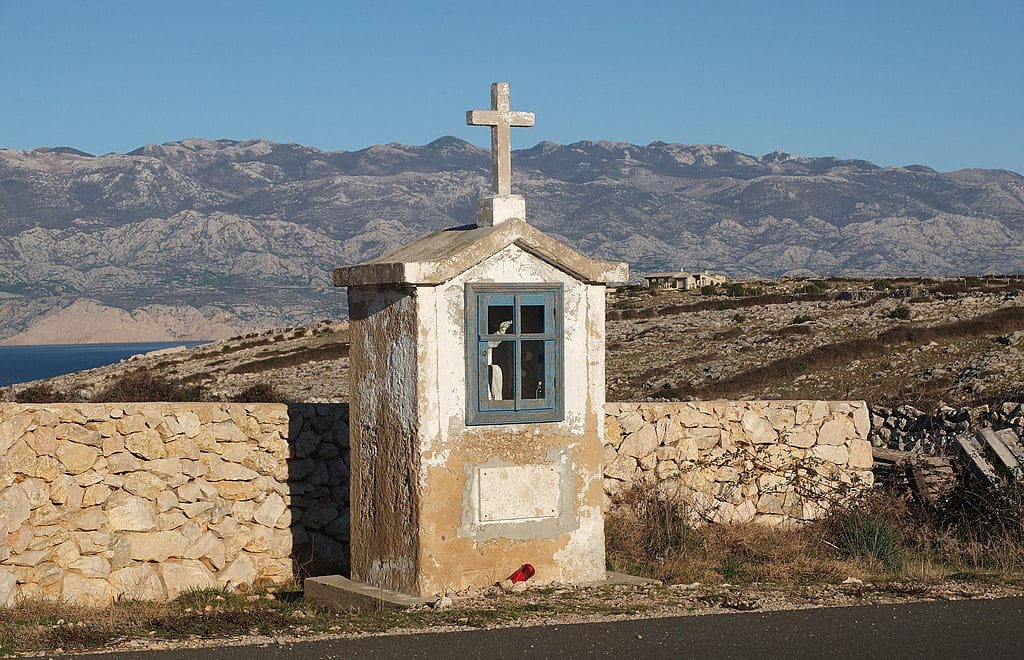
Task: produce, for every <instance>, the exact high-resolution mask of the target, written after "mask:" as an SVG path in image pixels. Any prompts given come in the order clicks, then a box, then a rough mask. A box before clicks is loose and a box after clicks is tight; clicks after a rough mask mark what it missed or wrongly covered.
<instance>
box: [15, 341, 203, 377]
mask: <svg viewBox="0 0 1024 660" xmlns="http://www.w3.org/2000/svg"><path fill="white" fill-rule="evenodd" d="M205 343H206V342H202V341H175V342H169V343H168V342H164V343H160V342H154V343H133V344H55V345H47V346H0V387H3V386H4V385H10V384H12V383H23V382H25V381H29V380H37V379H39V378H50V377H51V376H60V375H61V374H69V373H71V372H72V371H81V370H82V369H92V368H93V367H102V366H104V365H108V364H114V363H116V362H120V361H121V360H123V359H125V358H127V357H131V356H132V355H138V354H139V353H148V352H149V351H155V350H158V349H161V348H170V347H171V346H190V347H191V346H198V345H200V344H205Z"/></svg>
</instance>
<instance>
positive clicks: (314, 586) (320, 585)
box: [304, 575, 432, 610]
mask: <svg viewBox="0 0 1024 660" xmlns="http://www.w3.org/2000/svg"><path fill="white" fill-rule="evenodd" d="M304 585H305V596H304V598H305V600H307V601H309V602H311V603H316V604H317V605H323V606H324V607H329V608H331V609H335V610H382V609H405V608H407V607H418V606H421V605H429V604H430V603H431V602H432V601H431V600H429V599H426V598H418V597H416V596H410V595H408V594H403V593H399V592H397V591H389V590H388V589H379V588H377V587H371V586H370V585H368V584H363V583H362V582H353V581H352V580H349V579H348V578H346V577H342V576H340V575H324V576H321V577H315V578H307V579H306V580H305V583H304Z"/></svg>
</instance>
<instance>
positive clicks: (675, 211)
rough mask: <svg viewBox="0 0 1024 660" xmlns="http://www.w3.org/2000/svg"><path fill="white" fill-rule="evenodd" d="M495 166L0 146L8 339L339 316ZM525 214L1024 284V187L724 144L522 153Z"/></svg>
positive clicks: (724, 245)
mask: <svg viewBox="0 0 1024 660" xmlns="http://www.w3.org/2000/svg"><path fill="white" fill-rule="evenodd" d="M489 163H490V161H489V154H488V153H487V152H486V151H485V150H482V149H480V148H477V147H475V146H473V145H470V144H468V143H466V142H463V141H461V140H458V139H456V138H451V137H445V138H441V139H438V140H436V141H434V142H431V143H430V144H427V145H424V146H409V145H401V144H386V145H375V146H372V147H369V148H367V149H363V150H359V151H353V152H325V151H320V150H318V149H315V148H312V147H306V146H302V145H298V144H276V143H272V142H268V141H266V140H247V141H241V142H238V141H231V140H216V141H211V140H202V139H190V140H182V141H180V142H173V143H167V144H162V145H147V146H144V147H142V148H140V149H137V150H135V151H133V152H131V153H128V154H116V153H115V154H106V155H102V156H92V155H89V154H85V153H82V152H80V151H76V150H74V149H69V148H58V149H37V150H33V151H19V150H2V149H0V342H6V343H43V342H53V341H61V342H79V341H114V340H115V339H116V340H127V339H135V340H157V339H160V340H163V339H172V340H173V339H191V338H206V339H215V338H224V337H227V336H230V335H233V334H239V333H244V332H249V331H252V330H254V329H263V328H273V327H281V326H286V325H294V324H300V323H309V322H312V321H317V320H320V319H338V318H343V317H344V313H345V310H344V296H343V295H342V294H341V292H339V291H336V290H333V289H332V288H331V287H330V277H329V269H330V268H331V267H332V266H335V265H338V264H345V263H353V262H356V261H360V260H363V259H367V258H371V257H374V256H377V255H379V254H381V253H382V252H384V251H386V250H388V249H390V248H393V247H395V246H397V245H399V244H402V243H405V242H407V241H409V240H411V239H412V238H414V237H416V236H419V235H422V234H424V233H427V232H429V231H432V230H435V229H438V228H441V227H444V226H451V225H453V224H464V223H466V222H469V221H470V220H471V219H472V217H473V212H474V208H475V204H476V199H477V197H478V196H479V195H480V193H481V191H483V190H484V189H485V187H486V185H487V177H488V174H489V171H490V167H489ZM514 168H515V173H516V181H515V187H516V189H517V191H519V192H521V193H523V194H525V195H526V196H527V198H528V200H529V201H528V205H529V216H530V220H531V222H533V223H534V224H535V225H536V226H538V227H540V228H541V229H543V230H544V231H547V232H549V233H551V234H553V235H555V236H558V237H559V238H561V239H562V240H564V241H566V242H568V243H570V244H572V245H574V246H576V247H577V248H579V249H581V250H584V251H585V252H587V253H588V254H591V255H593V256H596V257H602V258H613V259H621V260H626V261H629V262H630V263H631V264H632V266H633V269H634V272H635V273H637V274H639V273H641V272H645V271H653V270H665V269H668V268H677V267H679V266H680V265H684V266H686V267H688V268H691V269H697V268H702V267H709V268H713V269H716V270H721V271H724V272H727V273H730V274H732V275H734V276H746V277H752V276H758V277H768V276H772V277H777V276H782V275H793V276H796V275H805V276H810V275H818V276H835V275H847V276H864V275H915V274H916V275H930V276H938V275H958V274H966V273H985V272H998V273H1017V272H1020V271H1021V265H1022V264H1024V240H1022V239H1024V177H1022V176H1020V175H1019V174H1015V173H1012V172H1007V171H1002V170H959V171H955V172H946V173H940V172H936V171H934V170H932V169H930V168H927V167H924V166H920V165H912V166H908V167H879V166H877V165H874V164H872V163H869V162H866V161H861V160H841V159H837V158H828V157H825V158H805V157H800V156H794V155H790V154H785V153H781V152H773V153H770V154H766V155H764V156H750V155H746V154H742V153H739V152H736V151H733V150H730V149H728V148H726V147H723V146H718V145H680V144H665V143H659V142H656V143H652V144H649V145H646V146H637V145H631V144H623V143H612V142H579V143H574V144H569V145H559V144H553V143H547V142H544V143H540V144H538V145H536V146H535V147H532V148H529V149H523V150H519V151H516V152H515V155H514Z"/></svg>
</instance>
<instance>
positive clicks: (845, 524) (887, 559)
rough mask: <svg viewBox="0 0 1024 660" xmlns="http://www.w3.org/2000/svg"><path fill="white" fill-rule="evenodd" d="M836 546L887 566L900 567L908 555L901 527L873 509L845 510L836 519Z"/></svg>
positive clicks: (890, 567)
mask: <svg viewBox="0 0 1024 660" xmlns="http://www.w3.org/2000/svg"><path fill="white" fill-rule="evenodd" d="M833 528H834V530H835V537H836V546H837V547H838V548H839V549H840V550H841V551H842V552H843V553H845V554H846V555H848V556H850V557H867V558H869V559H874V560H876V561H878V562H879V563H881V564H882V565H883V566H885V567H886V568H888V569H891V570H899V569H900V568H902V567H903V564H904V562H905V557H904V553H903V547H902V541H903V538H902V535H901V533H900V531H899V528H898V527H897V526H896V525H895V524H894V523H893V522H892V521H891V520H888V519H887V518H885V517H883V516H881V515H878V514H876V513H873V512H870V511H856V510H855V511H844V512H841V513H838V514H836V516H835V519H834V520H833Z"/></svg>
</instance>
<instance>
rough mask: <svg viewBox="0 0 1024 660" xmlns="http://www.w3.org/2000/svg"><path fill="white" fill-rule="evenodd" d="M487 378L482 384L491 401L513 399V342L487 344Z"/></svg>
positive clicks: (514, 344)
mask: <svg viewBox="0 0 1024 660" xmlns="http://www.w3.org/2000/svg"><path fill="white" fill-rule="evenodd" d="M487 346H488V351H487V371H486V373H487V378H488V381H487V382H486V383H483V386H484V388H485V391H486V392H487V395H488V397H489V399H490V400H491V401H510V400H512V399H514V398H515V382H514V381H515V367H514V366H513V365H514V364H515V346H516V343H515V342H514V341H492V342H487Z"/></svg>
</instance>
